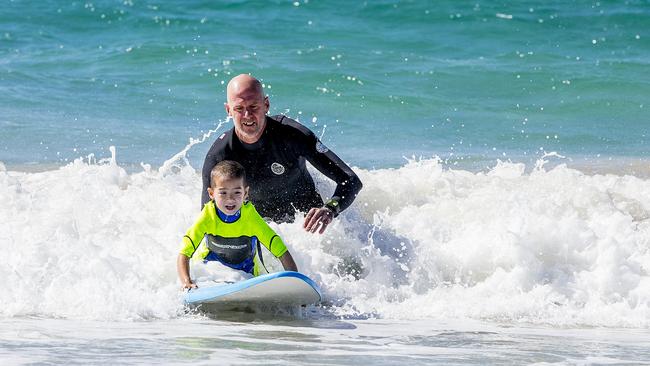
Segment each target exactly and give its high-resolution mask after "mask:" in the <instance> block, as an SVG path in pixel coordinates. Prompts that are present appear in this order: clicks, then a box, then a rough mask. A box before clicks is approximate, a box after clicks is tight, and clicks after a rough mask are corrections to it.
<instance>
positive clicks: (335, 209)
mask: <svg viewBox="0 0 650 366" xmlns="http://www.w3.org/2000/svg"><path fill="white" fill-rule="evenodd" d="M324 207H325V208H327V209H329V210H330V211H332V213H333V214H334V217H336V216H338V214H339V212H341V206H339V200H338V197H332V198H331V199H330V200H329V201H327V203H326V204H325V206H324Z"/></svg>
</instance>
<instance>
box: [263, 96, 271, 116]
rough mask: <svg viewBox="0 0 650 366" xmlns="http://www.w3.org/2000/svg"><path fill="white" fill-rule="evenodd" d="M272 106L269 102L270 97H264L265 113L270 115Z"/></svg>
mask: <svg viewBox="0 0 650 366" xmlns="http://www.w3.org/2000/svg"><path fill="white" fill-rule="evenodd" d="M270 106H271V103H270V102H269V96H268V95H266V96H264V109H265V111H264V113H269V107H270Z"/></svg>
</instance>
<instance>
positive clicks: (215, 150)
mask: <svg viewBox="0 0 650 366" xmlns="http://www.w3.org/2000/svg"><path fill="white" fill-rule="evenodd" d="M231 136H232V130H230V131H228V132H225V133H223V134H222V135H221V136H219V137H218V138H217V139H216V140H215V141H214V143H213V144H212V146H211V147H210V150H209V151H208V153H207V154H206V155H205V159H204V161H203V170H202V171H201V178H202V181H203V188H202V191H201V209H203V206H204V205H205V204H206V203H208V201H210V196H209V195H208V187H210V172H211V171H212V168H214V166H215V165H217V163H218V162H220V161H221V160H224V155H225V152H224V151H225V149H226V146H227V145H228V141H230V139H231Z"/></svg>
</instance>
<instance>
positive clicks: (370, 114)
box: [0, 1, 650, 168]
mask: <svg viewBox="0 0 650 366" xmlns="http://www.w3.org/2000/svg"><path fill="white" fill-rule="evenodd" d="M648 24H650V5H649V4H648V3H647V2H645V1H626V2H591V1H578V2H570V3H566V2H563V1H551V2H549V1H529V2H526V3H513V4H508V3H493V2H486V3H482V2H476V1H472V2H458V1H440V2H435V3H432V2H423V1H372V2H346V1H338V2H334V1H328V2H321V1H297V2H292V1H251V2H247V1H227V2H210V1H183V2H176V3H169V2H164V3H159V2H152V1H146V2H139V1H134V2H132V1H124V2H117V1H94V2H67V1H43V2H39V3H38V4H34V3H30V2H23V1H10V2H8V3H5V4H4V5H3V9H2V11H1V12H0V136H2V138H1V139H0V161H2V162H4V163H5V164H6V165H10V166H11V165H25V164H30V165H34V164H35V165H39V164H55V165H57V164H62V163H66V162H68V161H70V160H72V159H74V158H77V157H80V156H86V155H88V154H91V153H93V154H95V155H98V156H107V155H108V151H107V147H108V146H110V145H115V146H116V147H117V151H118V156H119V158H120V161H121V162H122V163H123V164H138V163H139V162H145V163H149V164H153V165H154V166H156V165H159V164H161V163H162V162H163V161H165V160H166V159H167V158H169V157H170V156H172V155H173V154H175V153H176V152H178V151H179V150H180V149H181V148H182V147H183V146H185V145H186V144H187V141H188V139H189V138H190V137H197V136H199V135H200V134H201V131H207V130H209V129H212V128H214V127H215V126H216V125H217V123H218V121H219V120H223V119H224V118H225V112H224V111H223V106H222V105H223V101H224V99H225V96H224V94H225V91H224V82H226V83H227V81H228V80H229V79H230V78H231V77H232V76H233V75H236V74H239V73H244V72H250V73H253V74H254V75H255V76H257V77H259V78H260V79H262V80H263V81H264V83H265V84H267V85H268V87H267V89H266V91H267V93H268V94H269V95H270V97H271V103H272V112H273V113H286V114H288V115H290V116H292V117H294V118H299V119H300V120H301V121H302V122H303V123H305V124H306V125H308V126H310V127H311V128H312V129H314V130H315V131H317V132H318V133H319V134H323V140H324V141H325V142H326V143H327V144H328V145H330V146H331V147H332V148H334V149H335V150H336V151H337V153H339V154H340V155H341V156H342V157H343V158H344V159H345V160H346V161H348V162H350V163H351V164H353V165H356V166H360V167H365V168H371V167H395V166H400V165H402V164H403V163H404V159H403V157H404V156H406V157H411V156H416V157H420V156H422V157H432V156H440V157H441V158H443V159H445V160H449V161H456V162H463V161H464V162H468V161H469V162H473V163H476V162H486V164H491V162H494V160H495V159H497V158H499V159H502V160H504V159H511V160H513V161H525V162H529V161H531V159H534V158H537V157H539V155H540V151H541V150H544V151H557V152H558V153H560V154H562V155H564V156H567V157H569V158H574V159H579V158H587V159H594V160H599V159H602V158H610V157H614V158H621V157H623V158H643V157H645V156H647V155H648V153H649V152H650V147H649V146H650V145H649V144H648V138H649V137H648V134H649V133H650V131H649V129H650V118H649V117H648V115H649V114H648V113H647V110H648V108H650V103H649V97H648V96H649V95H650V73H648V72H647V70H648V66H649V63H650V61H649V60H650V28H648V26H647V25H648ZM314 118H316V119H314ZM227 126H230V125H227ZM208 145H209V143H205V144H202V145H199V146H197V147H195V148H193V149H192V150H191V151H190V159H191V161H192V162H193V165H194V164H200V161H201V159H202V158H203V155H204V153H205V151H206V150H207V148H208ZM531 157H532V158H531Z"/></svg>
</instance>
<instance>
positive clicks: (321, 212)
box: [302, 207, 334, 234]
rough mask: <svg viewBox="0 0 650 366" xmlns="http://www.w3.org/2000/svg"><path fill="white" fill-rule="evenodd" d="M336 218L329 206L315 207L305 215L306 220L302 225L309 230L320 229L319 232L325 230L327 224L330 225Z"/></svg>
mask: <svg viewBox="0 0 650 366" xmlns="http://www.w3.org/2000/svg"><path fill="white" fill-rule="evenodd" d="M333 219H334V213H333V212H332V210H330V209H329V208H327V207H314V208H312V209H311V210H309V212H308V213H307V216H305V222H304V223H303V224H302V227H303V228H304V229H305V230H306V231H309V232H312V233H315V232H316V230H318V227H319V226H320V230H318V233H319V234H322V233H324V232H325V229H326V228H327V225H329V224H330V223H331V222H332V220H333Z"/></svg>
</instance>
